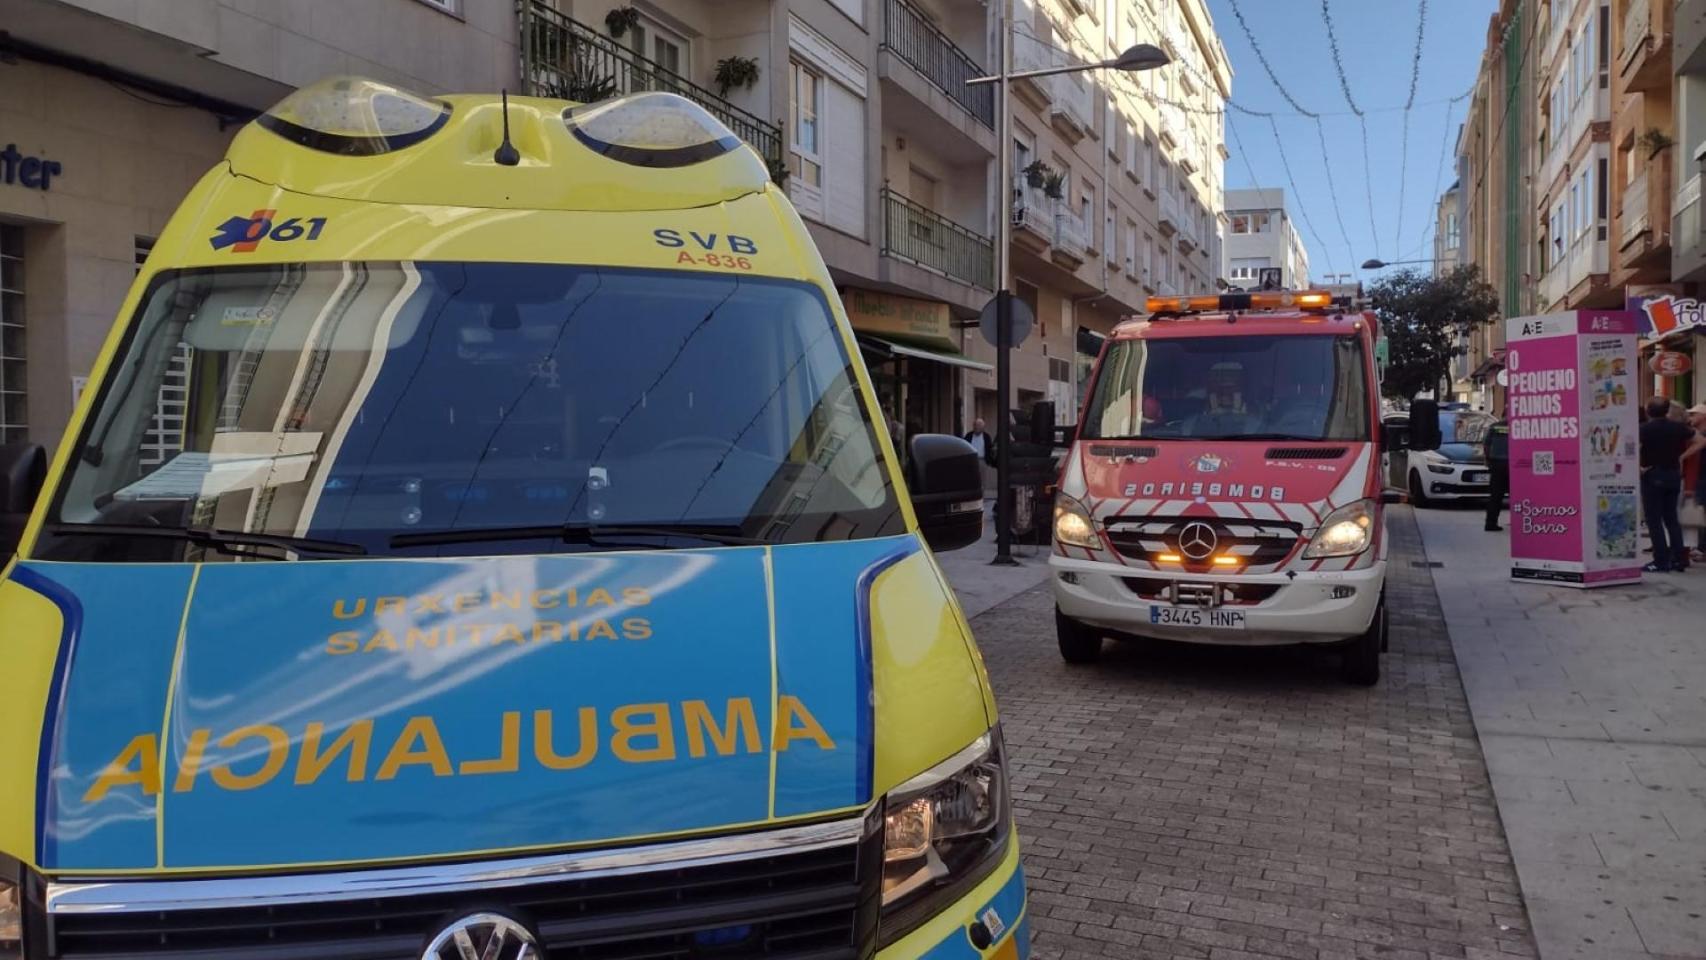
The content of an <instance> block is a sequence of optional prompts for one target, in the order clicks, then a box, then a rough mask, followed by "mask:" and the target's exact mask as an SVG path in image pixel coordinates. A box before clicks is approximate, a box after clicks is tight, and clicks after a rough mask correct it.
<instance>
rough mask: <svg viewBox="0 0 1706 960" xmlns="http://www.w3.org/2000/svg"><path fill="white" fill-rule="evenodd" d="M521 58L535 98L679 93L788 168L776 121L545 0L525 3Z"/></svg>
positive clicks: (773, 165)
mask: <svg viewBox="0 0 1706 960" xmlns="http://www.w3.org/2000/svg"><path fill="white" fill-rule="evenodd" d="M521 61H522V62H521V76H522V83H523V84H525V85H526V88H527V92H528V93H530V94H533V95H534V96H540V97H556V98H559V99H563V100H574V101H578V102H582V103H586V102H591V101H594V100H605V99H608V98H610V97H615V96H621V95H623V94H627V93H634V92H636V91H640V90H662V91H665V92H668V93H675V94H680V95H681V96H683V97H686V98H687V99H689V100H692V101H693V102H694V103H697V104H699V105H700V106H701V107H704V108H705V109H706V110H707V111H709V112H710V113H711V114H712V115H713V116H715V117H716V118H717V119H718V120H721V121H722V122H723V123H724V124H726V125H727V126H728V128H729V129H730V130H732V131H733V132H734V134H735V136H738V137H740V138H741V139H742V140H745V141H746V142H747V143H748V144H750V145H751V146H752V148H753V149H754V150H757V151H758V155H759V156H761V157H763V158H764V162H765V163H766V164H767V165H768V166H769V167H770V170H771V172H772V173H773V174H775V173H779V172H780V171H781V170H783V169H784V167H783V163H782V131H781V129H780V128H778V127H777V126H776V125H774V124H771V123H767V122H765V121H764V120H762V119H760V118H759V117H757V116H756V115H754V114H752V113H748V112H747V111H745V110H742V109H741V108H740V107H737V106H735V105H734V104H732V103H730V102H729V101H727V100H725V99H723V98H722V97H720V96H718V95H717V94H715V93H713V92H711V91H710V90H707V89H706V88H704V87H701V86H699V85H698V84H696V83H694V82H693V81H691V80H689V79H687V78H686V77H683V76H681V75H680V74H678V73H675V72H673V71H671V70H669V69H667V68H666V67H664V66H663V65H662V64H660V63H658V62H657V61H655V60H651V59H648V58H646V57H642V56H640V55H639V54H637V53H635V52H634V51H632V50H629V49H628V48H627V47H624V46H622V45H621V44H619V43H617V42H616V41H614V40H612V39H610V38H609V37H606V36H605V35H604V34H602V33H600V32H599V31H597V30H594V29H593V28H592V27H589V26H587V25H586V24H584V23H581V22H580V21H578V20H575V19H573V18H571V17H569V16H566V15H564V14H563V13H561V12H559V11H557V10H555V9H553V8H552V7H551V6H550V5H549V4H548V3H547V2H546V0H522V2H521Z"/></svg>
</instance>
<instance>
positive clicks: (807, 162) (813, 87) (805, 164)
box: [788, 60, 823, 187]
mask: <svg viewBox="0 0 1706 960" xmlns="http://www.w3.org/2000/svg"><path fill="white" fill-rule="evenodd" d="M788 66H789V68H790V69H791V70H792V71H793V84H792V85H791V89H792V91H793V94H792V98H791V102H790V103H789V108H790V110H791V111H792V114H793V123H792V124H791V125H790V127H791V129H790V134H791V136H792V138H793V154H792V158H793V162H792V163H791V164H790V168H791V169H790V173H791V174H792V175H793V176H795V177H798V178H799V179H800V180H802V181H804V182H806V183H808V184H811V185H812V186H814V187H821V186H823V145H822V142H821V137H822V129H821V127H820V124H819V121H818V118H819V117H820V116H822V114H823V75H822V74H820V73H818V72H817V71H816V70H814V69H812V68H811V67H808V66H806V65H805V64H803V63H801V62H799V61H798V60H792V61H789V64H788Z"/></svg>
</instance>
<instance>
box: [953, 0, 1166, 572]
mask: <svg viewBox="0 0 1706 960" xmlns="http://www.w3.org/2000/svg"><path fill="white" fill-rule="evenodd" d="M1011 7H1012V0H1001V7H1000V12H999V14H998V28H997V30H996V34H997V36H999V38H1000V41H999V44H998V49H997V54H996V56H997V60H996V63H997V69H998V72H997V73H996V74H995V75H994V76H988V77H976V78H974V79H971V80H967V81H966V86H968V87H970V86H979V85H981V84H986V83H996V84H1000V89H1001V95H1000V97H999V98H998V101H999V102H998V104H997V108H998V109H999V110H1000V121H999V122H998V123H997V126H996V145H995V150H996V156H997V165H996V171H997V173H996V176H997V177H998V179H999V181H1000V182H999V184H998V185H997V188H998V189H999V190H1000V191H1001V195H1002V197H1003V198H1004V199H1003V200H1002V202H1001V223H1000V226H999V228H998V229H997V231H996V241H995V243H996V250H995V267H996V273H997V283H998V284H999V289H997V290H996V291H995V329H996V333H995V392H996V393H997V394H999V395H1000V398H999V400H998V401H997V406H996V414H995V416H996V420H997V426H996V437H997V438H998V439H997V441H996V442H997V446H996V448H995V496H996V498H997V499H996V501H995V502H996V510H995V513H996V522H995V559H994V560H992V561H990V562H991V563H992V564H994V565H996V566H1009V567H1010V566H1015V565H1017V564H1018V562H1019V561H1017V560H1015V559H1013V490H1012V477H1013V472H1012V471H1013V464H1012V451H1011V450H1010V449H1009V448H1010V447H1011V446H1012V441H1013V422H1012V421H1013V399H1012V392H1013V357H1012V354H1013V343H1012V334H1013V331H1012V326H1013V258H1012V250H1011V246H1012V232H1013V171H1012V170H1011V169H1010V168H1011V165H1012V160H1013V109H1012V100H1011V98H1010V92H1011V87H1012V82H1013V81H1014V80H1022V79H1026V78H1029V77H1049V76H1054V75H1055V74H1060V73H1080V72H1083V71H1087V70H1102V69H1114V70H1125V71H1137V70H1153V69H1155V68H1156V67H1161V66H1165V65H1167V64H1168V63H1170V62H1172V61H1171V58H1170V57H1168V56H1167V53H1166V51H1164V50H1162V49H1161V48H1159V47H1156V46H1153V45H1151V44H1147V43H1140V44H1138V45H1136V46H1134V47H1131V48H1130V49H1128V50H1126V51H1125V52H1124V53H1122V54H1120V55H1119V56H1118V57H1115V58H1114V59H1112V60H1103V61H1101V62H1100V63H1085V64H1078V65H1073V66H1065V67H1045V68H1043V69H1041V70H1023V71H1020V72H1018V73H1014V72H1013V41H1012V35H1011V22H1012V10H1011Z"/></svg>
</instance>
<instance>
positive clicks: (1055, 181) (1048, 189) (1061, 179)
mask: <svg viewBox="0 0 1706 960" xmlns="http://www.w3.org/2000/svg"><path fill="white" fill-rule="evenodd" d="M1043 196H1045V197H1048V198H1050V199H1052V200H1059V199H1061V198H1063V197H1065V196H1066V175H1065V174H1062V173H1056V172H1054V171H1052V170H1051V171H1049V175H1048V176H1047V177H1045V178H1044V179H1043Z"/></svg>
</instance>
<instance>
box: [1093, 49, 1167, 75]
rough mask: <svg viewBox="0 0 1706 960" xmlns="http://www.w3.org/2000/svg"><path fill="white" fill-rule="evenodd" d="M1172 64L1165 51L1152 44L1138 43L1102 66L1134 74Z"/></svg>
mask: <svg viewBox="0 0 1706 960" xmlns="http://www.w3.org/2000/svg"><path fill="white" fill-rule="evenodd" d="M1172 62H1173V58H1172V57H1169V56H1167V51H1165V50H1163V49H1161V48H1160V47H1157V46H1155V45H1154V44H1152V43H1140V44H1138V45H1136V46H1134V47H1131V48H1129V49H1127V50H1126V52H1124V53H1122V54H1120V55H1119V56H1118V57H1116V58H1114V59H1113V60H1109V61H1108V62H1107V63H1106V64H1104V66H1108V67H1112V68H1114V69H1115V70H1125V71H1128V72H1136V71H1138V70H1154V69H1155V68H1156V67H1164V66H1166V65H1167V64H1169V63H1172Z"/></svg>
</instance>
